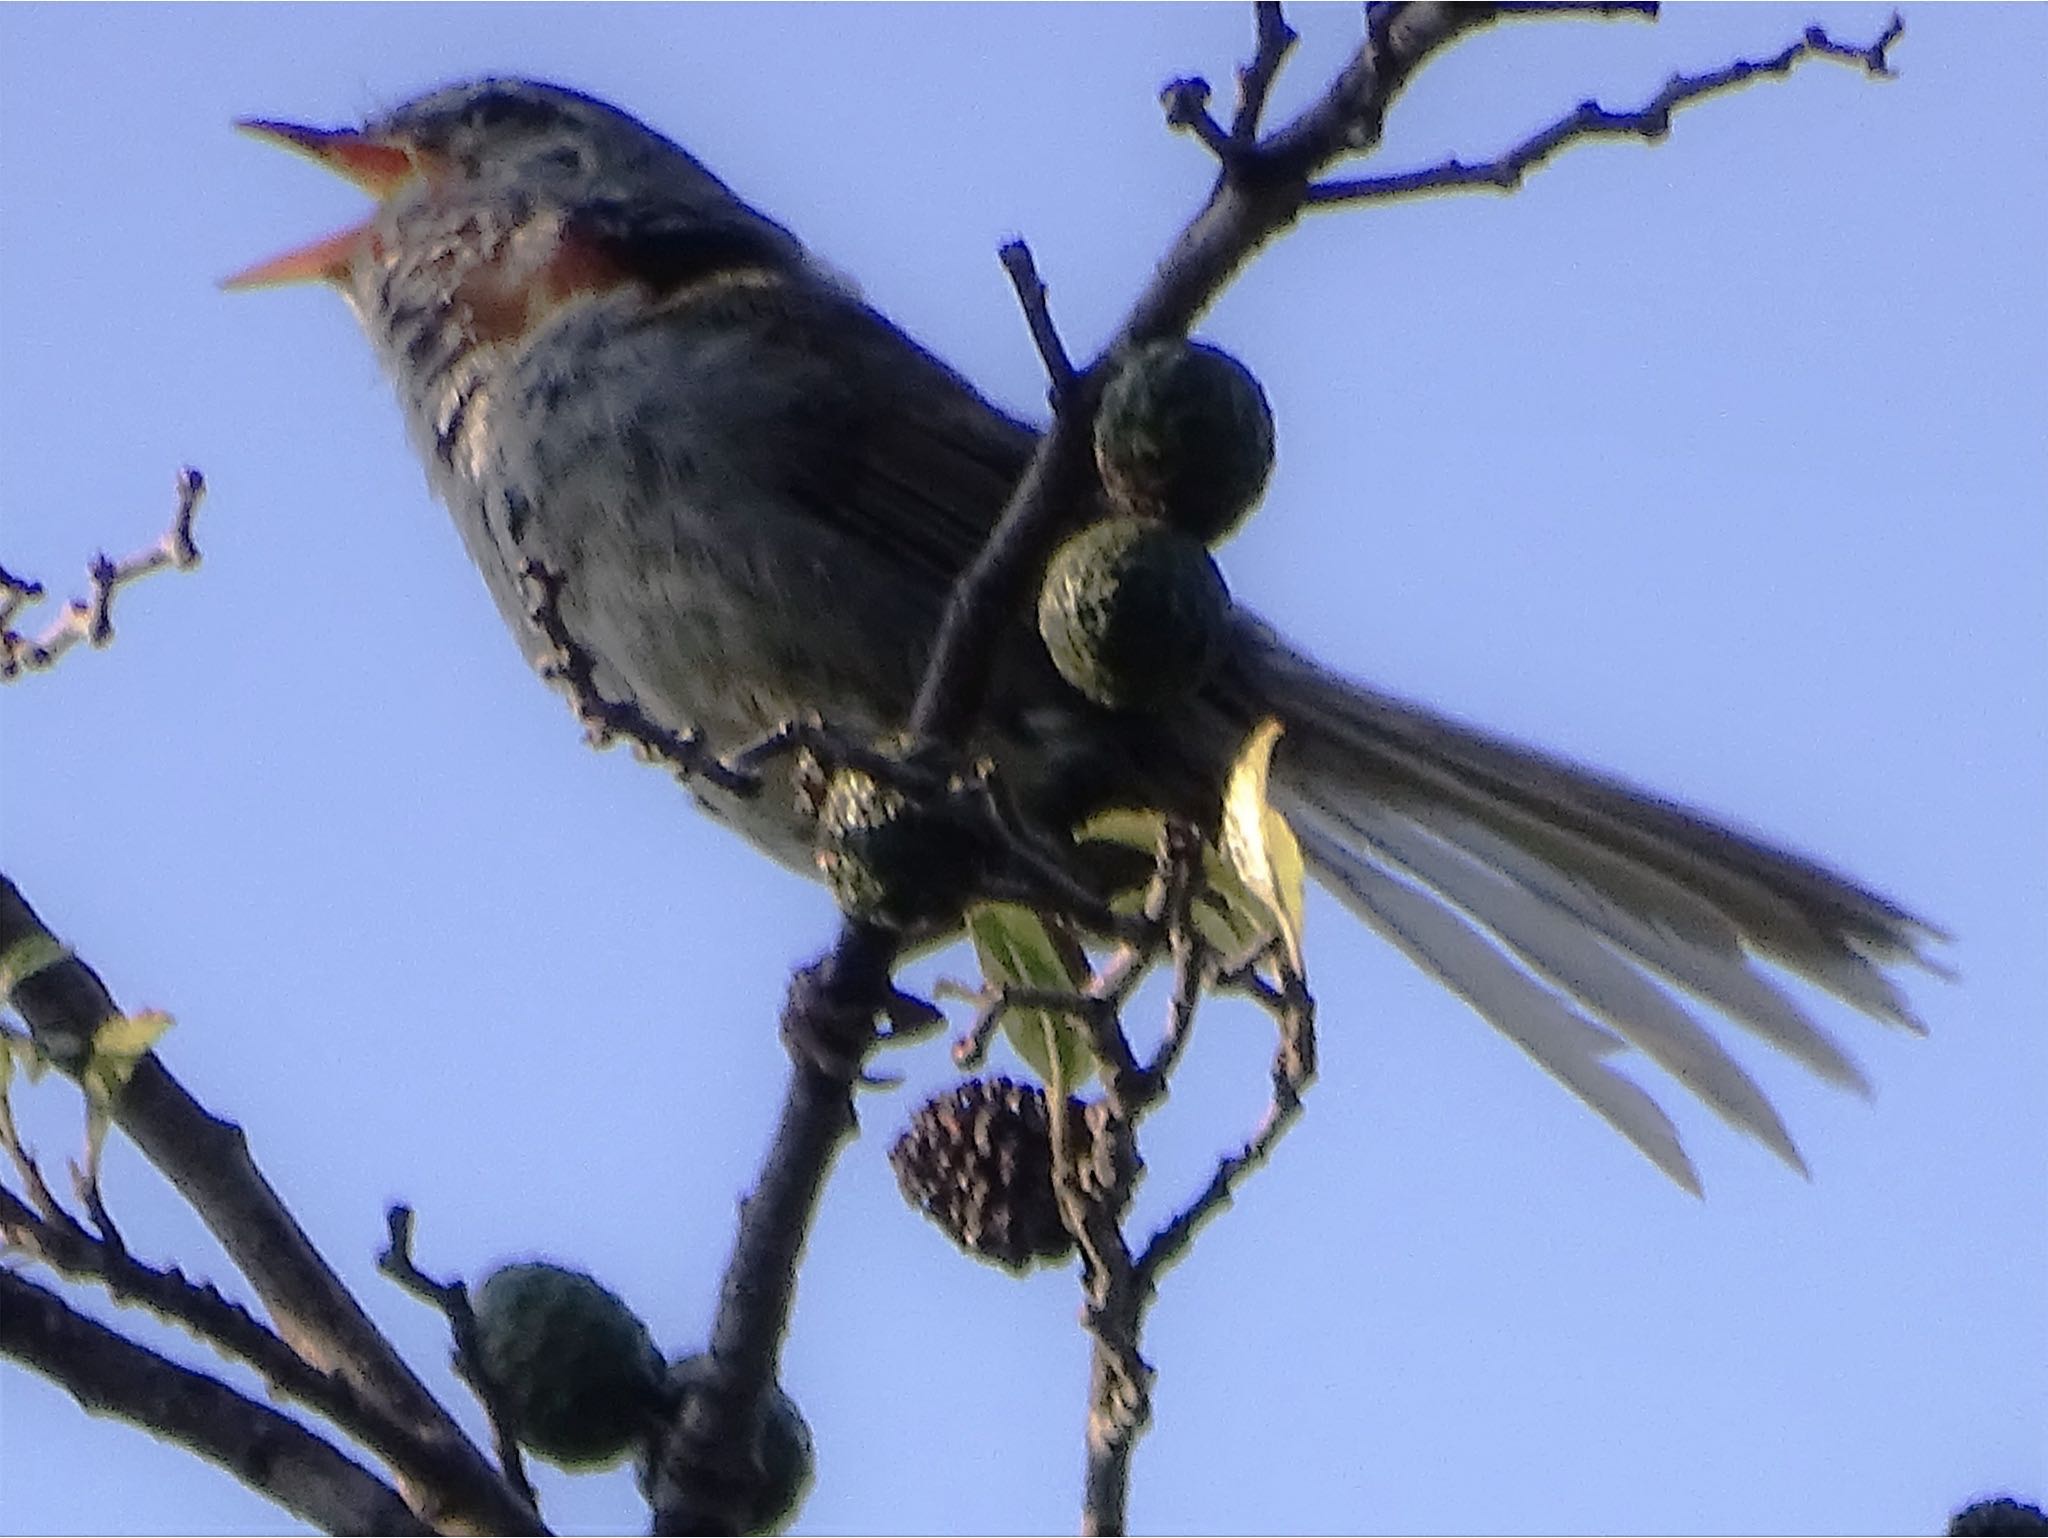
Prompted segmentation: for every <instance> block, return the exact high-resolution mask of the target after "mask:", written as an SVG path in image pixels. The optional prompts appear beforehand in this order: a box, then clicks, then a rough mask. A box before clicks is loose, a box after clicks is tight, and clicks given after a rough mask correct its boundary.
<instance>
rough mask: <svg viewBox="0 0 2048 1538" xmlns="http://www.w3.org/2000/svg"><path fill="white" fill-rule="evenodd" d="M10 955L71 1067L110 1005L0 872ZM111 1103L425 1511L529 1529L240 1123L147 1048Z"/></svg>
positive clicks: (34, 1021)
mask: <svg viewBox="0 0 2048 1538" xmlns="http://www.w3.org/2000/svg"><path fill="white" fill-rule="evenodd" d="M21 955H39V956H41V957H43V958H45V959H44V962H43V964H41V965H38V966H36V967H34V968H33V969H32V970H29V969H24V968H20V967H19V966H16V965H14V964H12V963H9V966H10V968H11V971H10V975H9V977H8V978H7V982H8V985H9V991H8V994H7V998H6V1002H7V1004H8V1005H9V1006H10V1007H11V1008H12V1009H13V1010H14V1011H15V1013H17V1014H18V1015H20V1016H21V1018H22V1020H23V1021H25V1022H26V1023H27V1025H28V1027H29V1031H30V1033H31V1035H32V1036H33V1037H34V1038H35V1040H36V1042H37V1044H38V1045H39V1046H40V1047H41V1048H42V1050H43V1051H45V1052H46V1053H47V1054H48V1055H49V1056H50V1058H51V1060H52V1061H53V1062H54V1063H55V1065H56V1066H57V1067H58V1068H59V1069H61V1070H63V1071H65V1072H67V1073H70V1074H73V1075H76V1074H77V1073H78V1072H79V1070H80V1069H81V1068H82V1067H83V1065H84V1063H85V1060H86V1056H85V1055H86V1053H87V1052H88V1051H89V1049H90V1045H91V1042H92V1039H93V1035H94V1033H95V1032H96V1031H97V1030H98V1029H99V1026H100V1025H101V1023H102V1022H104V1021H106V1020H109V1019H113V1018H117V1017H119V1016H120V1015H121V1009H120V1007H119V1006H118V1005H117V1004H115V1003H114V1001H113V998H112V996H111V995H109V993H108V992H107V988H106V984H104V983H103V982H101V981H100V977H99V974H98V973H97V972H95V971H94V970H93V969H92V968H91V967H90V966H88V965H86V964H85V963H84V962H83V961H81V960H79V959H78V958H77V957H75V956H73V955H71V954H70V953H69V952H68V951H66V950H64V949H63V948H62V947H61V946H59V945H58V944H57V942H56V941H55V940H54V939H53V938H52V936H51V935H50V932H49V930H48V929H47V928H46V927H45V926H44V924H43V922H42V920H41V919H40V918H38V917H37V916H36V913H35V910H34V909H33V908H31V907H30V906H29V904H28V902H27V900H26V899H25V898H24V897H23V896H22V895H21V892H20V891H19V889H17V888H16V887H15V885H14V883H13V882H11V881H9V880H7V878H6V877H5V876H0V959H5V958H9V957H15V956H21ZM113 1114H114V1124H115V1125H116V1126H118V1127H119V1128H120V1129H121V1130H122V1131H123V1132H125V1133H126V1134H127V1135H128V1137H129V1139H130V1140H131V1141H132V1142H133V1143H134V1144H135V1146H136V1147H137V1148H138V1149H139V1150H141V1152H142V1155H143V1157H144V1158H146V1159H148V1160H149V1162H150V1163H151V1164H153V1165H155V1166H156V1167H157V1169H158V1170H159V1171H160V1172H161V1173H162V1174H163V1176H164V1177H165V1178H166V1179H167V1180H169V1181H170V1182H171V1184H172V1185H173V1186H174V1187H176V1188H177V1191H178V1194H179V1195H181V1196H182V1197H184V1199H185V1200H186V1202H187V1203H189V1204H190V1205H191V1207H192V1210H193V1211H194V1212H196V1213H197V1214H198V1215H199V1217H200V1219H201V1220H202V1221H203V1222H204V1223H205V1224H206V1226H207V1227H208V1228H209V1229H211V1230H212V1231H213V1234H214V1237H215V1238H216V1239H218V1240H219V1241H220V1244H221V1248H222V1249H224V1250H226V1251H227V1254H228V1257H229V1258H230V1259H231V1260H232V1261H233V1262H234V1263H235V1266H236V1267H237V1269H239V1270H240V1271H241V1273H242V1274H243V1276H245V1277H247V1278H248V1280H249V1283H250V1285H251V1286H252V1287H253V1288H254V1289H255V1291H256V1294H257V1296H258V1297H260V1298H261V1299H262V1300H263V1304H264V1307H265V1308H267V1309H268V1310H269V1312H270V1316H271V1318H272V1319H273V1320H274V1321H275V1322H276V1324H277V1327H278V1333H279V1334H281V1335H282V1336H283V1337H284V1338H285V1340H287V1341H289V1342H290V1343H291V1345H292V1347H293V1349H294V1350H296V1351H297V1352H298V1353H299V1354H300V1355H301V1356H302V1357H304V1358H305V1359H306V1360H307V1361H308V1362H310V1363H311V1364H312V1365H313V1366H314V1367H316V1368H319V1369H323V1370H325V1371H329V1372H332V1373H335V1374H336V1375H338V1376H340V1377H341V1378H343V1379H344V1380H346V1381H347V1382H348V1384H349V1385H350V1387H352V1388H353V1389H354V1390H355V1391H356V1392H357V1393H358V1394H360V1395H361V1396H362V1397H363V1398H364V1400H365V1401H367V1402H368V1403H370V1404H373V1405H376V1406H378V1407H379V1408H380V1409H381V1410H382V1411H383V1412H384V1413H385V1414H386V1415H388V1416H389V1417H390V1418H391V1420H392V1421H393V1422H394V1423H395V1424H396V1425H398V1426H399V1427H401V1428H402V1429H403V1430H404V1431H405V1433H406V1434H407V1435H408V1436H409V1437H410V1438H411V1439H412V1456H411V1457H410V1459H409V1460H408V1462H407V1463H406V1464H405V1465H404V1466H403V1467H402V1469H401V1470H400V1472H401V1473H402V1474H403V1475H404V1476H405V1483H406V1489H407V1491H408V1494H409V1495H411V1496H412V1498H414V1499H415V1500H417V1501H419V1502H421V1503H422V1505H421V1508H420V1509H421V1513H422V1515H423V1516H424V1517H425V1518H426V1519H427V1520H428V1521H430V1522H432V1523H434V1524H435V1525H437V1526H439V1525H447V1524H449V1523H454V1522H468V1523H471V1524H474V1525H479V1526H482V1527H485V1528H488V1529H491V1530H493V1531H500V1532H510V1531H520V1532H533V1531H538V1530H539V1518H538V1516H537V1515H536V1514H535V1512H534V1511H533V1509H532V1507H531V1506H529V1505H528V1504H527V1503H526V1502H524V1501H521V1500H520V1499H518V1497H517V1496H515V1495H514V1494H513V1493H512V1491H511V1490H510V1489H509V1488H508V1487H507V1486H506V1484H505V1482H504V1481H503V1480H502V1479H501V1478H500V1477H499V1476H498V1474H497V1471H496V1470H494V1469H493V1468H492V1467H491V1466H490V1464H489V1463H487V1462H486V1461H485V1460H484V1457H483V1455H482V1454H481V1453H480V1452H479V1451H478V1450H477V1448H476V1447H475V1446H474V1445H473V1444H472V1443H471V1442H470V1440H469V1438H468V1437H467V1436H465V1435H464V1434H463V1431H462V1428H461V1427H460V1426H458V1425H457V1424H456V1423H455V1421H454V1419H453V1418H452V1417H451V1416H450V1415H449V1414H448V1412H447V1411H446V1410H444V1409H443V1408H442V1407H441V1406H440V1404H439V1403H438V1402H437V1401H436V1400H435V1399H434V1397H433V1395H432V1394H430V1393H429V1392H428V1391H427V1389H426V1386H425V1385H424V1384H422V1383H421V1382H420V1381H419V1379H418V1378H417V1377H415V1376H414V1375H413V1372H412V1369H411V1368H409V1367H408V1366H406V1364H405V1361H404V1359H403V1358H402V1357H400V1356H399V1355H398V1353H397V1351H396V1350H395V1349H393V1347H392V1346H391V1343H390V1342H389V1341H387V1340H385V1338H384V1337H383V1335H382V1334H381V1333H379V1331H378V1330H377V1327H376V1326H375V1325H374V1324H372V1323H371V1322H370V1319H369V1316H368V1315H366V1314H365V1313H364V1312H363V1310H362V1305H361V1304H359V1303H358V1302H357V1301H356V1300H355V1298H354V1297H353V1296H352V1295H351V1294H350V1293H349V1291H348V1289H347V1288H346V1287H344V1286H343V1285H342V1282H341V1279H340V1278H339V1277H337V1276H336V1275H335V1274H334V1271H333V1269H332V1268H331V1267H330V1266H328V1264H327V1262H326V1261H325V1260H324V1259H323V1258H322V1257H321V1255H320V1253H319V1251H318V1250H317V1249H315V1248H314V1246H313V1242H312V1240H311V1239H309V1238H308V1237H307V1235H306V1232H305V1230H304V1229H302V1228H301V1227H300V1226H299V1224H298V1220H297V1219H296V1218H294V1217H293V1216H292V1214H291V1212H290V1210H289V1209H288V1208H286V1206H285V1204H284V1202H283V1200H282V1199H281V1198H280V1197H279V1196H278V1194H277V1192H276V1190H275V1189H274V1188H273V1187H272V1186H271V1184H270V1182H269V1181H268V1180H266V1179H265V1178H264V1176H263V1173H262V1171H260V1170H259V1169H257V1167H256V1163H255V1160H254V1159H252V1158H251V1157H250V1154H249V1145H248V1141H247V1139H246V1138H245V1137H244V1136H243V1135H242V1129H241V1128H240V1127H238V1126H236V1125H235V1124H234V1123H232V1122H228V1121H223V1120H221V1119H220V1118H218V1117H216V1116H214V1115H212V1114H211V1113H210V1112H208V1111H207V1110H206V1108H205V1107H203V1106H201V1105H200V1104H199V1103H198V1102H197V1101H196V1100H194V1099H193V1098H192V1097H191V1095H189V1094H188V1093H187V1092H186V1091H185V1088H184V1086H182V1085H181V1084H179V1083H178V1081H177V1080H176V1079H174V1078H172V1077H171V1074H170V1071H169V1070H168V1069H167V1068H165V1067H164V1065H163V1063H162V1061H161V1060H160V1059H159V1058H158V1057H157V1055H156V1054H155V1053H154V1052H151V1053H148V1054H146V1055H145V1056H144V1057H143V1058H142V1059H141V1060H140V1061H139V1062H138V1063H137V1064H136V1065H135V1070H134V1072H133V1074H132V1075H131V1076H130V1077H129V1079H128V1082H127V1084H126V1086H125V1087H124V1088H123V1089H122V1090H121V1091H120V1094H119V1096H118V1098H117V1099H116V1100H115V1102H114V1107H113Z"/></svg>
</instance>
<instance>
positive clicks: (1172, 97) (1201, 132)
mask: <svg viewBox="0 0 2048 1538" xmlns="http://www.w3.org/2000/svg"><path fill="white" fill-rule="evenodd" d="M1214 94H1215V93H1214V92H1213V91H1212V90H1211V89H1210V88H1209V82H1208V81H1206V80H1204V79H1203V78H1202V77H1201V76H1200V75H1184V76H1182V77H1181V78H1180V79H1178V80H1169V81H1167V82H1166V84H1165V85H1164V86H1163V87H1162V88H1161V89H1160V92H1159V105H1160V106H1161V107H1162V108H1163V109H1164V110H1165V112H1166V126H1167V127H1168V128H1172V129H1176V130H1178V131H1179V132H1181V133H1185V134H1192V135H1194V136H1195V138H1197V139H1199V140H1201V141H1202V146H1203V147H1204V148H1205V149H1207V150H1208V151H1209V153H1210V154H1212V155H1214V156H1215V157H1216V158H1217V159H1218V160H1220V161H1222V162H1223V164H1224V165H1226V166H1228V165H1229V164H1230V163H1231V159H1232V157H1233V156H1235V155H1236V154H1237V152H1238V151H1239V150H1242V149H1244V148H1246V145H1245V144H1244V143H1243V142H1242V141H1240V140H1237V139H1234V138H1232V137H1231V134H1230V131H1229V130H1228V129H1226V128H1225V127H1224V126H1223V125H1222V124H1221V123H1219V122H1217V121H1216V117H1215V114H1213V113H1212V112H1210V111H1209V100H1210V98H1211V97H1212V96H1213V95H1214Z"/></svg>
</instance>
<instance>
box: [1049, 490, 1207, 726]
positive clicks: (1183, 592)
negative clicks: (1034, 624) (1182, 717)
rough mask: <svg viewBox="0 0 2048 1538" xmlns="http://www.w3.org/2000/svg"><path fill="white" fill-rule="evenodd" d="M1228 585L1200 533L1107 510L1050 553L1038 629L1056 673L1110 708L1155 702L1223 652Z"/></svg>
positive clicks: (1197, 682) (1179, 693)
mask: <svg viewBox="0 0 2048 1538" xmlns="http://www.w3.org/2000/svg"><path fill="white" fill-rule="evenodd" d="M1229 624H1230V591H1229V589H1228V588H1226V587H1225V586H1224V585H1223V574H1222V573H1221V572H1220V571H1218V570H1217V569H1216V563H1215V562H1214V561H1213V560H1211V559H1210V558H1209V552H1208V551H1207V550H1205V549H1203V548H1202V543H1201V541H1200V540H1198V539H1195V538H1194V537H1193V536H1191V535H1189V534H1185V533H1183V532H1182V531H1180V530H1179V529H1176V528H1171V527H1169V526H1167V525H1166V524H1163V523H1159V522H1156V521H1154V520H1153V519H1150V518H1134V517H1123V518H1108V519H1104V520H1103V521H1102V522H1100V523H1096V524H1092V525H1090V526H1089V527H1088V528H1085V529H1083V530H1082V531H1081V532H1080V533H1078V534H1076V535H1075V536H1074V537H1073V538H1072V539H1070V540H1068V541H1067V542H1066V543H1065V544H1064V545H1062V546H1060V548H1059V549H1058V550H1057V551H1055V552H1054V553H1053V557H1052V560H1051V561H1050V562H1048V563H1047V565H1046V569H1045V582H1044V584H1043V586H1041V587H1040V588H1039V592H1038V633H1039V635H1040V636H1041V637H1043V638H1044V641H1045V649H1046V650H1047V651H1048V652H1049V653H1051V654H1052V660H1053V665H1054V666H1055V667H1057V668H1058V669H1059V670H1060V676H1061V677H1062V678H1064V679H1066V681H1067V682H1068V683H1070V684H1072V685H1073V686H1074V687H1075V688H1076V689H1077V690H1079V691H1080V692H1081V693H1082V694H1083V695H1085V696H1086V697H1087V698H1089V699H1091V700H1093V701H1094V702H1095V703H1096V704H1098V705H1105V706H1107V707H1109V708H1110V709H1112V710H1158V709H1161V708H1164V707H1165V706H1168V705H1172V704H1174V703H1175V702H1176V701H1179V700H1183V699H1185V698H1187V697H1188V696H1189V695H1190V694H1192V693H1193V692H1194V691H1195V690H1196V689H1197V688H1199V687H1200V686H1201V683H1202V680H1203V679H1204V678H1206V677H1207V676H1208V672H1209V668H1210V666H1211V665H1212V664H1213V663H1214V662H1215V660H1216V657H1217V655H1218V654H1219V653H1220V652H1221V651H1222V650H1223V640H1224V637H1225V635H1226V633H1227V632H1228V630H1229Z"/></svg>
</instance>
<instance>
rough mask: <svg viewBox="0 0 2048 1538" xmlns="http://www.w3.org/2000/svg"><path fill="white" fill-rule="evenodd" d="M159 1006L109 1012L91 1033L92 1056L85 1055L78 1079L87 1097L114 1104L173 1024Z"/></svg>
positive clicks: (101, 1102)
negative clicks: (128, 1012)
mask: <svg viewBox="0 0 2048 1538" xmlns="http://www.w3.org/2000/svg"><path fill="white" fill-rule="evenodd" d="M172 1023H173V1022H172V1020H171V1017H170V1016H169V1015H167V1014H165V1013H164V1012H163V1011H162V1010H160V1009H143V1010H138V1011H136V1012H135V1013H134V1014H132V1015H109V1016H108V1017H107V1018H106V1019H105V1020H102V1021H101V1022H100V1025H99V1029H98V1030H96V1031H94V1032H93V1033H92V1056H91V1057H89V1058H87V1059H86V1064H85V1068H84V1070H83V1071H82V1072H81V1073H80V1074H79V1076H78V1082H79V1083H80V1085H81V1086H83V1088H84V1089H85V1093H86V1098H87V1099H88V1100H89V1101H91V1102H92V1103H94V1104H95V1105H100V1106H111V1105H112V1104H113V1103H114V1097H115V1096H116V1095H118V1094H120V1092H121V1087H122V1086H123V1085H125V1084H126V1083H127V1082H128V1079H129V1076H130V1075H131V1074H133V1073H134V1072H135V1065H136V1064H137V1063H139V1062H141V1061H142V1059H143V1058H144V1057H146V1056H148V1055H149V1050H150V1048H152V1047H154V1046H155V1045H156V1044H157V1043H158V1042H159V1041H161V1040H162V1039H163V1036H164V1032H166V1031H168V1030H169V1029H170V1028H171V1025H172Z"/></svg>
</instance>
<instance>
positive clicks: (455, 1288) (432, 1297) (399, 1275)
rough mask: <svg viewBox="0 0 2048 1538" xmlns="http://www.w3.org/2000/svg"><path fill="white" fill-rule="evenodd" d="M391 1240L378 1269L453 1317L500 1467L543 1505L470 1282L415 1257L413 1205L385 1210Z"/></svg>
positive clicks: (528, 1498)
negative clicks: (491, 1363)
mask: <svg viewBox="0 0 2048 1538" xmlns="http://www.w3.org/2000/svg"><path fill="white" fill-rule="evenodd" d="M384 1231H385V1235H386V1239H387V1242H386V1244H385V1246H384V1249H383V1250H382V1252H380V1253H379V1254H378V1256H377V1269H378V1270H379V1271H381V1272H383V1273H384V1274H385V1275H386V1276H388V1277H390V1278H391V1279H392V1280H393V1281H395V1282H397V1283H398V1285H399V1286H400V1287H403V1288H404V1289H405V1290H406V1291H407V1292H409V1293H411V1294H412V1295H413V1296H414V1297H416V1298H418V1299H420V1300H421V1301H422V1302H425V1303H428V1304H430V1305H431V1306H433V1307H434V1308H436V1309H438V1310H439V1311H440V1312H441V1314H442V1316H443V1317H444V1318H446V1319H447V1321H448V1333H449V1334H450V1335H451V1336H452V1337H453V1338H454V1341H455V1371H456V1375H457V1376H458V1377H460V1378H461V1379H462V1381H463V1382H464V1383H466V1384H468V1385H469V1388H470V1391H471V1392H472V1393H474V1394H475V1395H476V1397H477V1402H478V1403H479V1404H481V1405H482V1406H483V1409H484V1418H485V1419H486V1420H488V1421H489V1422H490V1424H491V1444H492V1446H493V1448H494V1449H495V1450H496V1452H497V1455H498V1468H499V1471H500V1472H502V1473H503V1474H504V1476H505V1481H506V1483H507V1484H509V1485H511V1487H512V1488H513V1489H514V1490H515V1491H517V1492H518V1494H519V1498H520V1499H521V1500H523V1501H525V1502H526V1504H527V1505H529V1506H532V1507H533V1508H534V1509H535V1510H536V1511H537V1510H539V1509H540V1502H539V1498H538V1497H537V1496H536V1495H535V1494H534V1490H533V1481H532V1480H531V1479H529V1478H528V1477H527V1474H526V1458H525V1455H524V1454H523V1453H521V1452H520V1450H519V1439H518V1437H517V1436H515V1435H514V1434H513V1431H512V1413H511V1407H510V1406H509V1405H508V1404H507V1402H506V1399H505V1389H504V1385H503V1384H501V1383H499V1382H498V1381H497V1379H495V1378H493V1377H492V1376H491V1375H490V1373H489V1372H488V1371H487V1370H486V1369H485V1367H484V1358H483V1351H482V1349H481V1347H480V1345H479V1342H478V1337H477V1328H476V1310H475V1309H473V1308H472V1307H471V1306H470V1302H469V1288H468V1287H467V1286H465V1285H464V1284H463V1283H462V1282H460V1281H453V1282H441V1281H436V1280H435V1279H434V1278H433V1277H431V1276H429V1275H427V1273H426V1272H424V1271H422V1270H421V1269H420V1268H419V1267H418V1265H416V1264H415V1263H414V1261H413V1258H412V1235H413V1210H412V1208H410V1207H408V1206H406V1205H405V1204H404V1203H403V1202H394V1203H393V1204H392V1205H391V1206H390V1207H388V1208H386V1209H385V1212H384Z"/></svg>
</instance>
